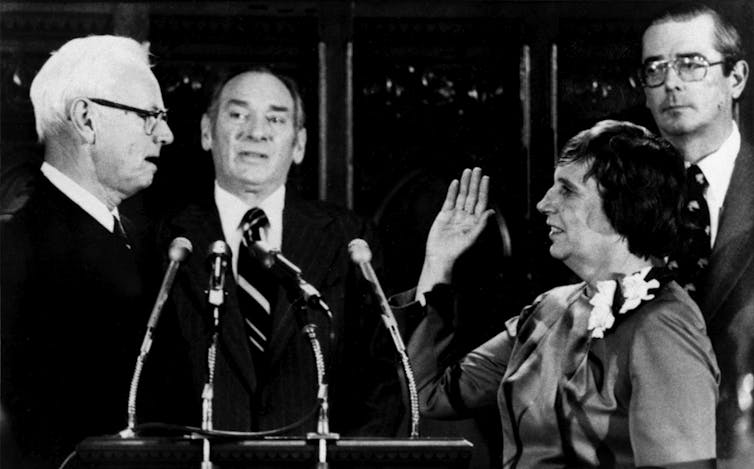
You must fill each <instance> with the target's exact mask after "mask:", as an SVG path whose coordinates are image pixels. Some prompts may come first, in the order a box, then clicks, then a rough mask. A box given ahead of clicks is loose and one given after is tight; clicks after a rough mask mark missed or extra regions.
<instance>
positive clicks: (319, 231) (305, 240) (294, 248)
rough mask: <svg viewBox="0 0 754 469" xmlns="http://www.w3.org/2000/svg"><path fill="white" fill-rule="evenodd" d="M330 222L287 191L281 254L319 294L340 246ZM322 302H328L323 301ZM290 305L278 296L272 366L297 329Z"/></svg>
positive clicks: (271, 352)
mask: <svg viewBox="0 0 754 469" xmlns="http://www.w3.org/2000/svg"><path fill="white" fill-rule="evenodd" d="M332 222H333V218H332V217H331V216H330V215H329V214H327V213H326V212H324V211H322V210H320V209H318V208H317V207H316V206H315V205H313V204H310V203H307V202H305V201H303V200H301V199H300V198H298V197H297V196H296V195H295V194H293V193H292V191H290V190H288V191H286V200H285V208H284V209H283V243H282V252H283V255H285V257H286V258H288V259H289V260H291V262H293V263H294V264H296V265H297V266H298V267H299V268H300V269H301V271H302V275H303V278H304V279H305V280H306V281H307V282H309V283H310V284H312V285H313V286H314V287H315V288H317V289H318V290H320V291H322V287H323V283H324V280H325V276H326V274H327V272H328V269H329V266H330V265H332V261H333V258H334V257H335V255H336V254H337V251H338V249H339V248H340V246H338V245H337V243H334V242H332V240H331V236H330V235H329V233H330V231H329V230H328V226H329V225H330V224H331V223H332ZM325 301H329V299H327V298H325ZM290 306H291V303H290V302H289V301H288V298H287V297H286V296H284V295H281V298H280V301H278V303H277V307H276V309H275V312H274V314H273V317H272V321H273V323H272V335H271V337H270V348H269V350H268V353H269V354H270V364H274V363H275V362H276V361H277V360H278V359H279V358H280V355H281V354H282V352H283V351H284V350H285V348H286V347H287V345H288V342H289V340H290V338H291V336H292V335H294V334H295V333H297V332H298V329H299V326H298V323H297V322H296V317H295V314H294V312H293V311H289V309H290Z"/></svg>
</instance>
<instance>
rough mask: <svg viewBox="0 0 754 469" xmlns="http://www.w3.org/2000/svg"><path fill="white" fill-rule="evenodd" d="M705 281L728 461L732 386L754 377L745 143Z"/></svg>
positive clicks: (734, 413)
mask: <svg viewBox="0 0 754 469" xmlns="http://www.w3.org/2000/svg"><path fill="white" fill-rule="evenodd" d="M705 275H706V277H705V282H704V284H703V286H702V289H701V296H700V297H699V299H698V303H699V307H700V309H701V310H702V313H703V314H704V317H705V319H706V321H707V332H708V334H709V336H710V339H711V341H712V346H713V348H714V349H715V354H716V355H717V361H718V364H719V366H720V372H721V381H720V402H719V404H718V408H717V434H718V438H717V440H718V456H719V457H728V456H730V455H731V452H732V451H734V449H735V448H734V437H733V432H734V428H733V426H734V424H735V420H736V419H737V418H738V417H739V415H740V411H739V410H738V399H737V394H736V380H737V378H738V377H739V376H743V374H744V373H746V372H749V373H751V372H754V153H752V148H751V146H750V145H748V144H747V143H746V142H742V143H741V149H740V151H739V153H738V157H737V158H736V163H735V167H734V169H733V175H732V177H731V181H730V186H729V187H728V192H727V193H726V195H725V203H724V209H723V213H722V214H721V217H720V226H719V228H718V232H717V239H716V240H715V245H714V246H713V248H712V256H711V258H710V265H709V268H708V270H707V272H706V274H705Z"/></svg>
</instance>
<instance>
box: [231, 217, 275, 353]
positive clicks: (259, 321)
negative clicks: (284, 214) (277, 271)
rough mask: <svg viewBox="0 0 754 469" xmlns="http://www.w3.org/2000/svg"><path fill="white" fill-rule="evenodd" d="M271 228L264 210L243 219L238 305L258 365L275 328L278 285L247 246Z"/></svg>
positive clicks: (239, 255)
mask: <svg viewBox="0 0 754 469" xmlns="http://www.w3.org/2000/svg"><path fill="white" fill-rule="evenodd" d="M268 225H269V221H268V220H267V215H265V213H264V210H262V209H261V208H257V207H255V208H252V209H250V210H249V211H248V212H246V214H245V215H244V217H243V219H242V220H241V230H242V241H241V245H240V246H239V249H238V303H239V306H240V308H241V314H242V315H243V317H244V327H245V329H246V335H247V336H248V337H249V343H250V345H251V351H252V355H253V356H254V359H255V361H256V362H257V363H258V364H261V362H260V361H259V360H262V359H263V358H264V351H265V350H266V348H267V342H268V339H269V333H270V329H271V326H272V317H271V315H270V312H271V311H272V310H273V308H274V300H275V298H276V296H277V286H276V283H275V280H274V278H273V277H272V274H271V273H270V272H269V271H268V270H266V269H265V268H264V267H263V266H262V264H261V262H259V261H258V260H257V259H255V258H254V257H253V256H252V255H251V253H250V252H249V249H248V247H247V244H246V243H247V239H251V240H252V241H259V240H261V239H262V229H264V228H265V227H267V226H268Z"/></svg>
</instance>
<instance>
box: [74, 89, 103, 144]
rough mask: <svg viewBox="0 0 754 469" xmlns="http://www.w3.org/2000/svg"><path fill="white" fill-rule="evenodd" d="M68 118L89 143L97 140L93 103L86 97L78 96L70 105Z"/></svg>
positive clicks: (76, 130)
mask: <svg viewBox="0 0 754 469" xmlns="http://www.w3.org/2000/svg"><path fill="white" fill-rule="evenodd" d="M68 118H69V119H70V121H71V125H72V126H73V128H74V130H75V132H76V134H78V136H79V137H80V138H81V139H82V140H83V141H84V142H85V143H88V144H90V145H91V144H94V142H95V141H96V134H97V132H96V130H95V128H94V127H95V124H94V119H93V116H92V109H91V103H90V102H89V101H87V100H86V99H84V98H76V99H74V100H73V101H72V102H71V104H70V105H69V106H68Z"/></svg>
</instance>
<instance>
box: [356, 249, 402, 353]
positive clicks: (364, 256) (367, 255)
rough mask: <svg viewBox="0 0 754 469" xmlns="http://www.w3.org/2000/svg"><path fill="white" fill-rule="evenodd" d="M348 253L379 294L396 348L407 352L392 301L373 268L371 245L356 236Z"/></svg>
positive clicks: (378, 297)
mask: <svg viewBox="0 0 754 469" xmlns="http://www.w3.org/2000/svg"><path fill="white" fill-rule="evenodd" d="M348 253H349V254H351V260H352V261H353V262H354V263H356V264H357V265H358V266H359V267H360V268H361V273H362V275H364V278H365V279H366V280H367V282H369V285H370V286H371V287H372V291H373V292H374V294H375V295H376V296H377V299H378V300H379V304H380V310H381V312H382V318H383V321H384V322H385V326H387V328H388V331H389V332H390V335H391V337H392V338H393V342H394V343H395V346H396V348H397V349H398V351H399V352H405V350H406V346H405V345H404V344H403V338H402V337H401V335H400V333H399V331H398V322H397V321H396V320H395V316H394V315H393V310H392V308H390V303H388V301H387V297H385V292H384V291H383V290H382V286H381V285H380V281H379V280H378V279H377V274H376V273H375V272H374V269H373V268H372V250H371V249H369V245H368V244H367V242H366V241H364V240H363V239H359V238H356V239H353V240H351V242H350V243H348Z"/></svg>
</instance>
